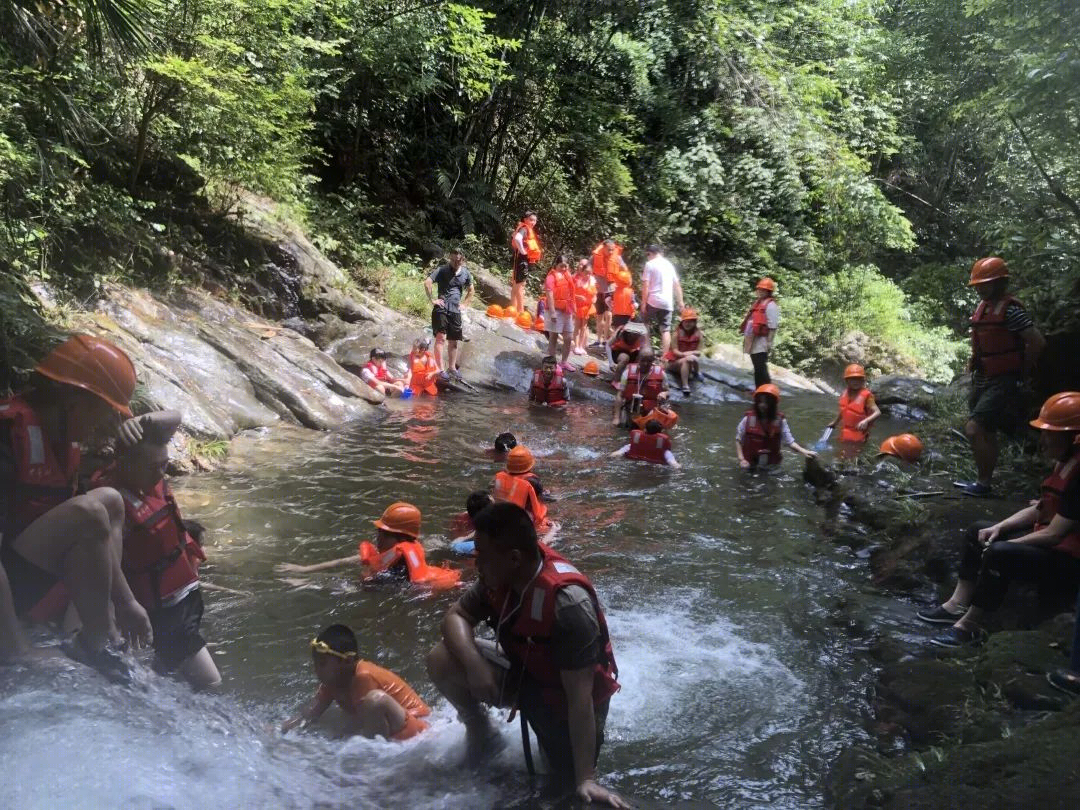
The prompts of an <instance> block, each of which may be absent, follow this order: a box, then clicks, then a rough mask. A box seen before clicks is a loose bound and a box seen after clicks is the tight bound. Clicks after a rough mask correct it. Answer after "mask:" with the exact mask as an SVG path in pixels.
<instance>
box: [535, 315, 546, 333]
mask: <svg viewBox="0 0 1080 810" xmlns="http://www.w3.org/2000/svg"><path fill="white" fill-rule="evenodd" d="M533 329H534V330H535V331H537V332H543V331H544V319H543V318H537V319H536V320H535V321H533Z"/></svg>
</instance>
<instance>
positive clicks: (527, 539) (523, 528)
mask: <svg viewBox="0 0 1080 810" xmlns="http://www.w3.org/2000/svg"><path fill="white" fill-rule="evenodd" d="M473 525H474V526H475V527H476V532H477V534H480V533H483V534H484V535H486V536H487V537H489V538H490V539H491V542H492V543H493V544H494V545H495V548H497V549H498V550H499V551H514V550H517V551H522V552H525V553H526V554H536V553H537V552H538V551H539V548H540V547H539V545H538V541H537V538H536V526H534V525H533V519H532V518H531V517H530V516H529V513H528V512H526V511H525V510H524V509H522V508H521V507H520V506H518V505H517V504H513V503H507V502H506V501H500V502H499V503H493V504H491V505H490V506H487V507H485V508H484V509H482V510H481V511H480V513H479V514H478V515H477V516H476V517H474V518H473Z"/></svg>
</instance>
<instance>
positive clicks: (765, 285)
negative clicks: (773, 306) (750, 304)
mask: <svg viewBox="0 0 1080 810" xmlns="http://www.w3.org/2000/svg"><path fill="white" fill-rule="evenodd" d="M754 289H755V290H768V291H769V292H776V282H775V281H773V280H772V279H771V278H769V277H768V276H766V277H765V278H763V279H762V280H761V281H759V282H758V283H757V285H755V287H754Z"/></svg>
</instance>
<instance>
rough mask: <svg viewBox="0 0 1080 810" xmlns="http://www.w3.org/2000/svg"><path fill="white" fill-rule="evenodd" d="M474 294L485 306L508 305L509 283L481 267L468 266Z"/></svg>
mask: <svg viewBox="0 0 1080 810" xmlns="http://www.w3.org/2000/svg"><path fill="white" fill-rule="evenodd" d="M469 273H471V274H472V278H473V284H474V286H475V287H476V294H477V295H478V296H479V297H480V299H481V300H482V301H483V302H484V303H485V304H498V305H499V306H501V307H506V306H509V305H510V282H509V281H507V280H506V279H505V278H503V277H502V276H497V275H495V273H493V272H491V271H490V270H487V269H485V268H483V267H475V266H473V265H472V264H470V265H469Z"/></svg>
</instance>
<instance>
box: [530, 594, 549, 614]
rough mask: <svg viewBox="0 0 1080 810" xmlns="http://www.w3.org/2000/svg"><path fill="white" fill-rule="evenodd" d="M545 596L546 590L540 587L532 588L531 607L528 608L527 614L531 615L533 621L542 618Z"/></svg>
mask: <svg viewBox="0 0 1080 810" xmlns="http://www.w3.org/2000/svg"><path fill="white" fill-rule="evenodd" d="M546 596H547V592H546V591H544V590H542V589H540V588H534V589H533V595H532V607H530V608H529V615H530V616H532V620H533V621H534V622H538V621H540V620H541V619H543V618H544V597H546Z"/></svg>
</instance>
